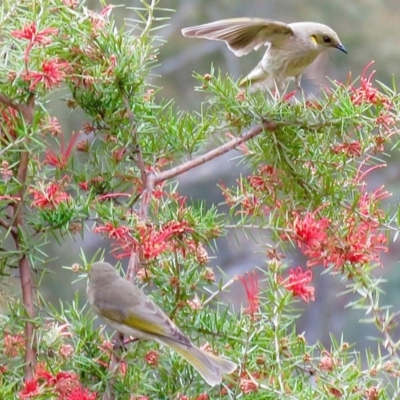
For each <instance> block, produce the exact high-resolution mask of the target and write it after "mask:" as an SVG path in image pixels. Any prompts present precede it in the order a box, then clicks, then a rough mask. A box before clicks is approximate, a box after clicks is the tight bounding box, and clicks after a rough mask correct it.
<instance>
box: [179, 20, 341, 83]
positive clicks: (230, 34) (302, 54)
mask: <svg viewBox="0 0 400 400" xmlns="http://www.w3.org/2000/svg"><path fill="white" fill-rule="evenodd" d="M182 34H183V36H186V37H191V38H192V37H194V38H205V39H209V40H220V41H223V42H225V43H226V44H227V46H228V48H229V49H230V50H231V51H232V52H233V53H234V54H235V55H236V56H237V57H242V56H244V55H246V54H248V53H250V52H251V51H252V50H258V49H260V48H261V47H262V46H267V50H266V52H265V54H264V56H263V58H262V59H261V61H260V62H259V63H258V65H257V66H256V67H255V68H254V69H253V70H252V71H251V72H250V73H249V74H248V75H247V76H246V77H245V78H243V79H242V80H241V81H240V83H239V85H240V86H241V87H246V86H248V85H251V88H252V89H259V88H263V89H265V88H268V89H273V88H274V87H276V88H277V89H278V90H283V89H284V88H285V87H286V85H287V84H288V82H289V81H290V80H292V79H294V80H295V83H296V86H297V87H298V88H301V87H300V79H301V75H302V73H303V72H304V70H305V68H306V67H308V66H309V65H310V64H311V63H312V62H313V61H314V60H315V59H316V58H317V57H318V55H319V54H321V53H322V52H323V51H325V50H327V49H330V48H335V49H338V50H340V51H342V52H344V53H346V54H347V50H346V48H345V47H344V46H343V44H342V43H341V41H340V39H339V37H338V35H337V33H336V32H335V31H334V30H333V29H331V28H330V27H329V26H327V25H323V24H319V23H317V22H294V23H291V24H286V23H284V22H279V21H272V20H267V19H261V18H232V19H224V20H220V21H215V22H210V23H208V24H204V25H198V26H192V27H189V28H184V29H182Z"/></svg>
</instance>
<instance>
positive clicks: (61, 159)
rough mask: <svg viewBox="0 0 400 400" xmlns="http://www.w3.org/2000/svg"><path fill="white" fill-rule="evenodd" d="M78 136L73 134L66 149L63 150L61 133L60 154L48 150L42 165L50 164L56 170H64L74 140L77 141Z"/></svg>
mask: <svg viewBox="0 0 400 400" xmlns="http://www.w3.org/2000/svg"><path fill="white" fill-rule="evenodd" d="M78 137H79V134H76V133H73V134H72V135H71V139H70V141H69V143H68V147H67V148H66V149H65V148H64V135H63V134H62V133H61V145H60V154H56V153H55V152H54V151H53V150H51V149H49V150H47V151H46V158H45V160H44V164H50V165H52V166H53V167H56V168H58V169H65V168H66V166H67V163H68V160H69V157H70V156H71V153H72V149H73V147H74V144H75V143H76V140H77V139H78Z"/></svg>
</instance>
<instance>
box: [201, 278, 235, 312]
mask: <svg viewBox="0 0 400 400" xmlns="http://www.w3.org/2000/svg"><path fill="white" fill-rule="evenodd" d="M236 281H237V277H236V276H235V277H233V278H232V279H230V280H229V281H228V282H227V283H225V285H224V286H222V287H221V289H218V290H217V291H216V292H214V293H213V294H212V295H211V296H210V297H209V298H208V299H207V300H205V301H204V302H203V304H202V305H203V307H204V306H205V305H206V304H208V303H209V302H210V301H212V300H213V299H214V298H215V297H217V296H218V295H219V294H220V293H222V292H223V291H224V290H226V289H227V288H228V287H229V286H231V285H232V284H233V283H235V282H236Z"/></svg>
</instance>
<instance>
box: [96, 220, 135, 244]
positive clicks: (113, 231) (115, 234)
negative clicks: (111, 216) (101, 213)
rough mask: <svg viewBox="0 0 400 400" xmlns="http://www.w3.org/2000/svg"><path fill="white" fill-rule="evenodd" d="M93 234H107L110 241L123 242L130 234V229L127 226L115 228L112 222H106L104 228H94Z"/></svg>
mask: <svg viewBox="0 0 400 400" xmlns="http://www.w3.org/2000/svg"><path fill="white" fill-rule="evenodd" d="M93 232H94V233H100V232H105V233H106V234H107V235H108V237H109V238H110V239H116V240H121V239H125V238H126V235H128V233H129V228H128V227H126V226H114V225H113V224H112V223H111V222H106V224H105V225H104V226H97V227H96V228H94V229H93Z"/></svg>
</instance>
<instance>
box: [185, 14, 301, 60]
mask: <svg viewBox="0 0 400 400" xmlns="http://www.w3.org/2000/svg"><path fill="white" fill-rule="evenodd" d="M182 34H183V35H184V36H187V37H198V38H205V39H210V40H222V41H224V42H225V43H226V44H227V45H228V47H229V48H230V49H231V50H232V51H233V52H234V53H235V55H236V56H238V57H241V56H244V55H246V54H248V53H250V52H251V51H252V50H258V49H259V48H260V47H261V46H263V45H265V44H266V43H272V44H273V43H274V42H277V41H280V40H282V39H284V38H285V37H287V36H291V35H293V31H292V29H291V28H290V27H289V26H288V25H287V24H285V23H284V22H279V21H270V20H267V19H261V18H232V19H224V20H221V21H215V22H210V23H209V24H204V25H198V26H193V27H189V28H184V29H182Z"/></svg>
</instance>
